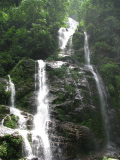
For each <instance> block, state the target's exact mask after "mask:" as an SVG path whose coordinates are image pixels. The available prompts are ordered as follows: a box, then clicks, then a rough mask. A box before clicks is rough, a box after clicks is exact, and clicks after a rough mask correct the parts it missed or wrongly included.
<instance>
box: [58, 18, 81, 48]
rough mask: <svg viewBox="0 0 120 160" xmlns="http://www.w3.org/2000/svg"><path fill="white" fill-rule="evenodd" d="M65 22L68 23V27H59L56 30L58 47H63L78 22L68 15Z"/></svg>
mask: <svg viewBox="0 0 120 160" xmlns="http://www.w3.org/2000/svg"><path fill="white" fill-rule="evenodd" d="M66 24H67V25H68V28H63V27H61V28H60V29H59V31H58V34H59V48H60V49H65V47H66V45H67V42H68V40H69V38H70V37H71V36H72V35H73V34H74V32H75V30H76V28H77V26H78V24H79V23H78V22H77V21H75V20H74V19H72V18H70V17H69V18H68V22H67V23H66Z"/></svg>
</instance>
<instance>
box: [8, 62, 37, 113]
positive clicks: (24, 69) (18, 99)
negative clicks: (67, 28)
mask: <svg viewBox="0 0 120 160" xmlns="http://www.w3.org/2000/svg"><path fill="white" fill-rule="evenodd" d="M35 63H36V62H35V61H34V60H32V59H23V60H21V61H20V62H19V63H18V64H17V65H16V66H15V67H14V68H13V70H12V71H11V72H10V75H11V79H12V81H13V83H14V84H15V90H16V96H15V103H16V107H19V108H21V109H22V108H23V110H29V106H28V105H29V104H28V103H27V102H29V99H32V97H31V96H32V92H33V91H34V82H35V79H34V75H35Z"/></svg>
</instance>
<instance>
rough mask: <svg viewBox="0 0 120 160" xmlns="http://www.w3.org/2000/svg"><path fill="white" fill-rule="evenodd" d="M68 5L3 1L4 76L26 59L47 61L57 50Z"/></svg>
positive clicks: (0, 65)
mask: <svg viewBox="0 0 120 160" xmlns="http://www.w3.org/2000/svg"><path fill="white" fill-rule="evenodd" d="M67 6H68V2H67V0H64V1H63V0H61V1H60V0H57V1H56V0H25V1H24V0H23V1H20V0H17V1H15V0H13V1H10V2H9V1H1V2H0V10H1V11H0V32H1V35H0V38H1V41H0V46H1V50H0V76H3V75H5V74H6V73H8V71H9V70H10V69H12V68H13V66H14V65H15V63H17V62H18V61H19V60H21V58H22V57H29V58H33V59H40V58H42V59H45V58H46V57H48V56H49V55H50V54H52V53H53V52H54V51H55V50H56V49H57V31H58V29H59V28H60V27H61V25H63V24H64V19H65V18H66V15H67V14H66V9H67Z"/></svg>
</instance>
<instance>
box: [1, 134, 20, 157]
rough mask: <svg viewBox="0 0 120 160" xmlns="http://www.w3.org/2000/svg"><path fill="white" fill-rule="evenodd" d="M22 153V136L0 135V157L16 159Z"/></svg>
mask: <svg viewBox="0 0 120 160" xmlns="http://www.w3.org/2000/svg"><path fill="white" fill-rule="evenodd" d="M21 155H22V138H21V137H20V136H14V135H6V136H4V137H0V157H1V159H3V160H17V159H18V158H21Z"/></svg>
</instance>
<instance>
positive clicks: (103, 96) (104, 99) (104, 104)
mask: <svg viewBox="0 0 120 160" xmlns="http://www.w3.org/2000/svg"><path fill="white" fill-rule="evenodd" d="M84 35H85V42H84V51H85V61H86V67H87V69H88V70H89V71H90V72H91V73H92V74H93V76H94V79H95V82H96V86H97V90H98V94H99V97H100V103H101V112H102V116H103V120H104V123H105V126H104V127H105V131H106V138H107V145H109V122H108V116H107V113H106V109H107V94H106V91H105V87H104V84H103V81H102V78H101V77H100V75H99V74H98V72H97V71H95V70H94V68H93V66H92V65H91V64H90V50H89V44H88V35H87V33H86V32H84Z"/></svg>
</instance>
